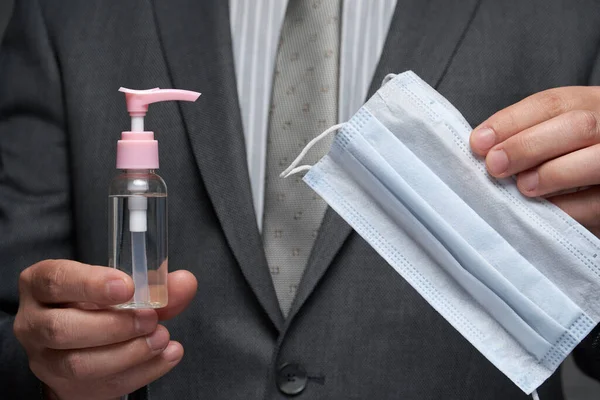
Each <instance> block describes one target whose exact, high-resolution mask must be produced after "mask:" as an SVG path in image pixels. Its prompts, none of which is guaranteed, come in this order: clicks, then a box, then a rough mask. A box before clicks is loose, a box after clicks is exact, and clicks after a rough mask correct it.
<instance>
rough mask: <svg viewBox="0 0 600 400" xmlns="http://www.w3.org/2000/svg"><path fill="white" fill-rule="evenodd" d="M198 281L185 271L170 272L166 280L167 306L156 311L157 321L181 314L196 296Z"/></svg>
mask: <svg viewBox="0 0 600 400" xmlns="http://www.w3.org/2000/svg"><path fill="white" fill-rule="evenodd" d="M197 289H198V281H197V280H196V277H195V276H194V274H192V273H191V272H189V271H186V270H179V271H174V272H171V273H170V274H169V276H168V278H167V290H168V295H169V304H168V305H167V306H166V307H164V308H161V309H158V310H156V312H157V313H158V319H160V320H165V319H171V318H173V317H175V316H176V315H178V314H179V313H181V312H182V311H183V310H185V309H186V307H187V306H188V305H189V304H190V302H191V301H192V300H193V299H194V296H195V295H196V290H197Z"/></svg>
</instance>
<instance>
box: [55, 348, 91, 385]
mask: <svg viewBox="0 0 600 400" xmlns="http://www.w3.org/2000/svg"><path fill="white" fill-rule="evenodd" d="M61 370H62V371H63V374H64V375H65V377H67V378H73V379H75V380H84V379H87V378H88V377H89V376H90V375H91V374H92V372H93V369H92V368H91V366H90V363H89V360H88V357H86V355H85V354H84V353H82V352H79V351H72V352H69V353H68V354H66V355H65V356H64V357H63V358H62V360H61Z"/></svg>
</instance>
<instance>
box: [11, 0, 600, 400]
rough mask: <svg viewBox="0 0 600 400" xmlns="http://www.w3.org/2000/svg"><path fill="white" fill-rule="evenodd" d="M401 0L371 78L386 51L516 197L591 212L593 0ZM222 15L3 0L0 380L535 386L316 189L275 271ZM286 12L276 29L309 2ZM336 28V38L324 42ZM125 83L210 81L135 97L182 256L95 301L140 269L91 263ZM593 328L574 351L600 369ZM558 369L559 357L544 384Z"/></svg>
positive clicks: (598, 116) (163, 394)
mask: <svg viewBox="0 0 600 400" xmlns="http://www.w3.org/2000/svg"><path fill="white" fill-rule="evenodd" d="M231 3H232V4H233V2H231ZM322 3H323V2H322V1H317V2H314V3H311V6H312V4H314V5H315V7H319V6H320V5H321V4H322ZM373 3H376V2H372V3H371V4H373ZM384 3H385V2H381V4H384ZM237 4H238V6H239V4H240V2H237ZM298 4H299V1H294V0H291V1H290V7H299V5H298ZM324 4H328V3H327V2H325V3H324ZM365 10H366V8H365ZM394 10H395V11H394V12H393V13H392V14H391V15H390V21H389V24H390V25H389V32H387V39H386V40H385V43H383V42H382V46H383V47H382V49H381V52H380V54H377V59H376V60H375V61H376V63H375V64H374V72H373V73H372V76H368V80H369V81H370V82H371V83H370V87H369V89H368V93H369V94H372V93H373V92H374V91H375V90H376V89H377V88H378V86H379V84H380V82H381V81H382V79H383V77H384V76H385V75H386V74H388V73H391V72H401V71H404V70H406V69H412V70H414V71H415V72H416V73H417V74H419V75H420V76H421V77H422V78H423V79H425V80H426V81H427V82H429V83H430V84H431V85H433V86H435V87H436V88H437V89H438V90H439V91H440V92H441V93H442V94H443V95H445V96H446V97H447V98H448V99H449V100H450V101H451V102H453V103H454V104H455V105H456V106H457V108H458V109H459V110H461V111H462V112H463V113H464V115H465V117H466V118H467V119H468V120H469V121H470V122H471V124H473V125H474V126H475V125H479V129H477V130H476V131H475V133H474V134H473V135H472V147H473V150H474V151H475V152H476V153H478V154H480V155H482V156H486V157H487V158H486V159H487V165H488V169H489V172H490V173H491V174H492V175H494V176H497V177H505V176H509V175H513V174H516V175H517V176H518V183H519V188H520V189H521V190H522V192H523V193H524V194H526V195H528V196H546V195H550V194H552V193H559V192H561V191H563V190H565V189H572V188H574V187H575V188H577V187H588V188H587V189H586V190H581V191H579V192H577V193H571V194H562V195H556V196H551V197H550V199H551V201H553V202H554V203H555V204H557V205H558V206H559V207H561V208H563V209H564V210H565V211H566V212H567V213H569V214H570V215H572V216H573V217H574V218H575V219H577V220H578V221H580V222H581V223H582V224H583V225H584V226H586V227H587V228H588V229H590V230H591V231H592V232H594V233H596V234H598V233H600V230H599V221H600V218H599V215H598V214H600V211H599V210H600V207H599V205H600V196H599V194H600V188H599V187H598V186H596V185H598V184H599V183H600V164H599V163H598V161H597V160H598V155H599V153H600V146H599V145H598V143H600V124H598V121H600V89H598V88H596V87H593V85H597V84H598V82H599V81H600V60H599V59H598V57H597V53H598V49H599V47H598V44H599V43H600V30H599V29H597V27H598V26H600V7H598V5H597V4H596V2H595V1H594V0H583V1H579V2H571V1H566V0H543V1H542V0H533V1H529V2H522V1H518V0H510V1H502V2H499V1H495V0H460V1H459V0H452V1H448V0H444V1H442V0H431V1H421V0H398V1H397V4H395V8H394ZM237 11H238V12H239V9H238V10H237ZM246 11H247V13H241V14H248V13H250V12H252V14H256V15H259V14H260V13H261V12H263V11H264V10H261V9H258V12H255V10H254V9H253V8H249V9H247V10H246ZM295 11H298V9H295ZM309 11H310V10H309V8H308V7H307V10H306V12H307V13H308V12H309ZM365 12H366V11H365ZM241 14H240V15H241ZM232 15H237V14H235V12H234V10H233V9H231V8H230V7H229V4H228V2H225V1H217V0H210V1H209V0H207V1H194V0H169V1H161V0H156V1H139V2H123V1H96V0H88V1H85V2H80V1H74V0H73V1H71V0H69V1H66V0H65V1H62V2H61V3H60V6H59V5H57V3H56V2H51V1H45V0H21V1H19V2H16V5H15V12H14V17H13V19H12V21H11V23H10V25H9V27H8V30H7V34H6V38H5V40H4V42H3V47H2V50H1V52H0V55H1V61H0V237H1V240H0V261H1V262H2V278H3V279H2V284H1V285H0V388H1V389H2V392H1V393H2V397H3V398H10V399H13V398H15V399H34V398H42V396H45V397H47V398H56V399H110V398H117V397H119V396H121V395H124V394H127V393H131V392H133V391H135V390H137V389H139V388H143V387H145V388H144V389H142V390H140V391H138V392H136V395H139V396H142V397H147V398H150V399H286V398H289V397H291V396H294V395H295V396H298V398H306V399H407V400H413V399H414V400H417V399H498V400H500V399H507V398H511V399H526V398H527V396H526V395H525V394H523V393H522V392H521V391H520V390H519V389H518V388H517V387H516V386H514V385H513V384H512V383H511V382H510V381H509V380H508V379H507V378H506V377H505V376H504V375H503V374H502V373H500V372H499V371H498V370H496V369H495V368H494V367H493V366H492V364H491V363H489V362H488V361H487V360H486V359H485V358H484V357H483V356H482V355H481V354H480V353H479V352H477V351H476V350H475V349H474V348H473V347H472V346H471V345H470V344H469V343H468V342H467V341H466V340H464V339H463V338H462V337H461V336H460V334H459V333H458V332H456V331H455V330H454V329H453V328H452V327H451V326H450V325H449V324H448V323H447V322H446V321H445V320H444V319H443V318H442V317H441V316H439V315H438V314H437V313H436V312H435V311H434V310H433V309H432V308H431V307H430V306H429V305H428V304H427V303H426V302H425V301H424V300H423V299H422V298H421V297H420V296H419V295H418V294H417V293H416V292H415V291H414V290H413V289H412V288H411V287H410V286H409V285H408V284H407V283H406V282H405V281H404V280H402V279H401V278H400V277H399V276H398V275H397V274H396V273H395V272H394V271H393V270H392V269H391V268H390V267H389V266H388V265H387V264H386V263H385V262H384V261H383V260H382V259H381V258H380V257H379V256H378V255H377V253H376V252H375V251H374V250H373V249H371V248H370V247H369V246H368V245H367V244H366V242H364V241H363V240H362V239H361V238H360V237H359V236H358V235H357V234H356V233H354V232H352V230H351V229H350V228H349V226H348V225H347V224H345V223H344V221H343V220H341V218H339V217H338V216H337V215H336V214H335V213H334V212H333V211H332V210H330V209H327V210H326V211H325V209H323V212H324V215H323V216H322V218H319V219H318V224H319V228H318V231H317V232H316V234H315V236H316V238H314V242H313V243H311V246H310V248H311V250H310V256H308V257H307V259H306V265H305V266H303V269H302V274H301V282H298V284H297V286H294V285H295V284H294V285H291V286H290V287H293V288H294V290H293V291H292V292H290V293H288V294H286V293H285V290H284V291H283V292H282V291H281V289H278V288H280V282H278V280H277V278H276V276H275V275H276V273H277V270H276V269H274V268H273V267H274V264H273V263H271V262H270V260H271V259H272V258H273V259H274V257H275V256H274V255H273V254H275V253H276V251H275V250H273V249H271V248H269V247H268V245H266V243H267V242H268V239H266V238H265V237H264V235H267V234H268V233H269V232H270V231H267V230H266V228H265V226H266V225H265V226H263V227H262V229H263V232H262V234H263V237H261V231H260V230H259V225H260V223H257V221H261V220H264V221H265V224H267V221H268V218H269V216H267V215H265V216H264V219H261V218H258V217H257V215H258V214H257V208H258V206H257V204H260V203H259V202H257V201H256V198H257V197H256V196H253V191H256V189H255V188H256V187H260V186H256V185H253V184H252V182H251V180H253V179H254V178H252V176H254V175H252V172H251V169H252V168H251V166H249V164H248V162H247V161H248V159H249V157H250V152H249V150H248V148H249V146H248V145H249V144H254V143H249V141H248V137H247V136H246V138H245V137H244V131H247V130H248V129H251V127H250V124H249V123H248V122H247V120H246V119H244V118H243V115H253V114H252V113H251V112H247V111H246V110H247V108H245V106H244V102H243V101H241V100H240V99H242V98H245V97H244V96H246V94H244V93H246V92H244V90H240V86H241V85H243V84H244V83H243V82H246V81H242V80H241V79H240V73H241V71H240V70H244V68H246V67H249V64H241V66H240V64H239V54H242V53H241V52H243V50H244V49H245V48H246V47H245V46H249V44H248V43H246V44H245V45H241V44H240V45H239V46H238V45H236V43H239V42H236V38H238V39H239V38H240V37H243V35H238V36H236V34H235V32H236V29H237V28H238V26H237V25H236V26H233V28H232V26H230V21H231V20H232V17H231V16H232ZM288 16H289V10H288ZM288 16H286V20H285V21H284V22H283V29H282V32H284V33H286V34H288V33H290V32H293V31H294V26H295V25H294V24H296V25H298V24H300V25H301V24H302V21H303V20H306V19H308V18H317V16H316V15H309V14H306V15H301V16H296V17H295V18H290V19H289V20H288ZM338 19H339V18H338ZM338 19H336V18H331V21H330V22H331V23H338V22H339V21H338ZM356 19H357V20H359V19H360V15H359V16H358V17H357V18H356ZM357 23H358V22H357ZM242 25H243V24H242ZM376 25H377V24H373V25H372V29H374V28H373V27H375V26H376ZM265 26H267V25H265ZM265 26H260V27H259V29H255V31H257V32H258V31H259V30H262V29H263V28H265ZM239 29H243V28H242V27H241V26H240V27H239ZM269 29H270V28H269ZM323 29H325V28H323ZM232 32H233V34H232ZM341 32H344V28H343V27H342V29H341ZM366 32H367V30H366V28H364V29H362V30H360V31H359V33H361V35H363V36H365V35H366ZM313 37H314V40H313V39H312V38H313ZM348 37H349V36H344V35H343V34H342V38H341V41H342V42H341V46H342V47H343V46H344V43H343V41H344V40H347V39H348ZM357 37H358V36H357ZM361 37H362V36H361ZM365 37H366V36H365ZM384 37H385V35H384ZM307 38H308V41H307V42H306V43H310V42H315V41H318V40H321V38H320V36H319V35H318V34H317V35H316V36H311V35H310V34H307ZM257 40H258V39H257ZM293 40H295V38H294V37H293V36H292V39H290V41H291V42H293ZM348 40H350V39H348ZM332 43H336V42H335V41H333V42H330V43H328V44H327V46H330V45H331V46H334V45H333V44H332ZM356 43H357V44H356V46H359V44H358V42H356ZM285 46H286V41H285V40H284V41H282V44H281V48H280V50H279V55H281V54H283V53H284V50H283V48H284V47H285ZM306 46H308V44H306ZM326 49H327V51H325V53H323V54H324V55H325V57H326V58H329V57H331V56H332V54H336V53H335V52H333V53H330V52H329V51H328V49H329V47H326ZM288 50H289V51H290V54H291V59H292V61H294V59H297V58H298V57H297V56H296V52H295V50H294V49H293V48H292V49H289V48H288ZM288 50H286V51H288ZM236 54H237V55H238V58H237V60H238V65H235V63H234V57H235V56H234V55H236ZM300 58H302V57H300ZM357 58H358V59H361V58H360V57H357ZM365 60H366V57H365ZM258 62H260V60H259V61H258ZM286 62H287V61H285V60H283V59H282V58H278V59H277V66H278V67H279V66H282V68H281V69H280V68H277V69H276V73H275V74H274V75H275V78H274V79H273V93H274V95H273V97H275V93H279V90H280V89H281V88H280V87H279V86H278V85H279V84H280V83H279V82H280V81H278V79H280V78H278V76H281V75H285V74H286V73H288V71H289V70H291V69H292V67H291V66H290V64H286ZM280 63H281V64H280ZM236 67H237V68H238V69H239V70H238V71H236ZM286 68H289V69H286ZM310 68H312V67H308V68H307V70H308V71H309V72H310ZM317 68H320V65H318V66H317ZM357 68H358V67H357ZM269 70H270V69H267V71H269ZM242 72H243V71H242ZM365 75H369V74H367V73H365ZM236 79H237V85H236ZM254 79H258V75H255V76H254ZM269 79H270V78H269ZM357 79H358V78H357ZM337 82H340V87H341V88H343V87H345V86H344V85H346V83H345V82H346V81H344V80H343V78H341V77H340V78H339V80H338V81H337ZM351 82H352V81H351ZM311 84H314V82H313V81H310V80H307V81H306V82H302V83H301V85H299V86H298V87H288V91H289V92H290V93H292V94H293V92H294V91H296V90H297V91H301V90H302V88H303V87H304V86H308V85H311ZM121 85H123V86H127V87H132V88H148V87H156V86H160V87H177V88H184V89H192V90H199V91H202V92H203V98H202V101H201V103H199V104H194V105H192V104H180V105H176V104H164V105H162V106H161V107H156V108H155V109H153V110H152V112H151V113H150V114H149V116H148V118H147V126H151V127H152V129H153V130H155V131H156V132H157V134H159V135H162V136H160V138H161V175H162V176H163V177H164V178H165V181H166V182H167V183H168V184H169V190H170V193H171V196H170V203H169V218H170V219H169V230H170V242H169V258H170V266H171V269H172V270H178V271H175V272H172V273H171V274H170V275H169V282H168V284H169V305H168V307H166V308H165V309H162V310H158V311H157V312H155V311H152V310H150V311H148V310H143V311H138V312H117V311H113V310H111V309H110V308H106V307H105V306H108V305H110V304H118V303H120V302H123V301H125V300H127V299H128V298H129V297H131V295H132V291H133V287H132V282H131V280H130V279H129V278H128V277H126V276H124V274H122V273H120V272H119V271H115V270H111V269H108V268H105V267H101V265H105V263H106V248H107V234H106V229H105V226H106V190H107V185H108V182H109V181H110V179H111V176H112V175H113V174H114V173H115V171H114V170H113V165H114V157H115V155H114V142H115V140H116V139H117V138H118V134H119V132H120V131H122V130H125V129H126V128H125V127H126V126H127V123H128V121H127V115H126V113H125V111H124V103H123V100H122V98H121V97H120V94H119V93H118V92H117V91H116V89H117V88H118V87H119V86H121ZM574 85H576V86H574ZM328 87H329V86H327V85H322V86H321V90H319V92H322V93H326V92H328V90H327V88H328ZM552 88H556V89H552ZM341 90H343V89H341ZM283 93H285V90H284V91H283ZM528 96H531V97H528ZM523 99H524V100H523ZM334 100H335V99H334ZM338 100H339V99H338ZM362 100H364V99H362ZM362 100H361V101H362ZM315 101H319V102H321V101H323V102H324V101H328V100H327V99H324V98H319V99H318V100H315ZM282 104H283V103H282ZM331 104H332V103H328V107H330V106H331ZM511 104H512V105H511ZM338 105H339V104H338V103H335V104H334V106H335V107H337V106H338ZM277 107H279V105H277ZM335 107H334V108H335ZM303 108H304V109H308V108H310V107H303ZM351 108H352V107H351V106H349V109H351ZM275 110H277V108H275ZM354 111H355V110H354ZM267 112H268V111H267V110H265V115H266V113H267ZM257 115H258V114H257ZM300 115H302V114H300ZM257 118H258V117H257ZM272 121H273V120H272V119H271V123H270V125H271V127H270V128H269V130H270V133H269V134H271V132H273V129H274V127H273V122H272ZM290 125H292V124H290ZM286 126H287V125H286ZM257 131H258V130H257ZM316 133H318V132H310V134H316ZM270 138H271V140H272V139H273V138H272V137H270ZM268 146H269V143H267V142H265V148H267V149H269V147H268ZM259 147H261V146H259ZM261 148H262V147H261ZM298 150H299V148H298ZM269 151H271V150H268V151H267V156H266V160H267V161H266V164H267V169H268V165H269V162H270V161H269V157H270V156H269ZM263 161H264V160H263ZM259 175H260V174H259ZM267 178H268V177H267ZM255 181H256V179H254V180H253V182H255ZM269 182H270V181H268V179H267V187H266V188H265V189H264V192H265V194H267V193H268V192H269V184H270V183H269ZM273 184H275V183H273ZM298 190H301V189H298ZM267 197H268V196H267V195H265V202H264V204H265V206H264V210H265V212H266V213H267V214H268V212H267V210H268V209H269V206H268V204H269V203H268V201H269V200H268V198H267ZM307 212H308V211H307ZM269 215H271V214H269ZM301 215H302V214H298V215H297V216H301ZM277 235H278V234H277ZM294 253H295V254H296V253H298V254H299V253H300V251H297V252H296V251H294ZM51 259H53V260H51ZM43 260H45V261H43ZM75 260H76V261H75ZM269 267H271V269H270V268H269ZM283 267H285V266H282V268H283ZM185 270H187V271H185ZM270 272H271V273H270ZM290 279H292V278H290ZM17 283H18V284H19V287H17ZM196 291H197V292H198V296H195V294H196ZM290 295H293V296H292V297H290ZM286 296H287V297H286ZM286 299H287V300H286ZM290 299H291V302H290ZM285 301H288V303H285ZM284 304H287V305H286V306H284ZM158 320H169V321H168V322H165V323H164V326H162V325H160V326H159V325H158V322H157V321H158ZM13 327H14V334H13ZM167 329H168V330H167ZM170 338H172V339H176V340H177V341H174V340H173V341H172V340H170ZM597 338H598V332H594V333H592V335H590V337H589V338H588V339H587V340H586V342H585V343H583V344H582V346H581V347H580V348H579V349H578V354H577V356H578V358H579V360H580V363H581V365H582V366H584V367H585V368H586V371H587V372H588V373H589V374H592V375H593V374H596V375H595V376H597V377H600V367H599V364H600V363H599V362H598V354H600V352H599V351H598V348H597V347H598V346H597V343H598V339H597ZM19 342H20V343H19ZM184 348H185V356H184V355H183V349H184ZM175 366H177V367H176V368H175ZM169 371H170V372H169ZM167 372H169V373H168V375H166V376H164V377H162V376H163V375H165V374H166V373H167ZM161 377H162V378H161ZM159 378H160V379H159ZM561 392H562V390H561V385H560V380H559V377H558V374H555V375H554V376H553V377H551V378H550V379H549V380H548V381H547V382H546V383H545V384H544V385H543V386H542V387H541V388H540V397H541V398H542V399H544V400H559V399H562V393H561Z"/></svg>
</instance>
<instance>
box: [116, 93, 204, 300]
mask: <svg viewBox="0 0 600 400" xmlns="http://www.w3.org/2000/svg"><path fill="white" fill-rule="evenodd" d="M119 91H120V92H123V93H125V100H126V102H127V111H128V112H129V115H130V116H131V131H125V132H122V133H121V140H119V141H118V142H117V169H119V170H122V172H121V173H120V174H119V175H117V176H116V177H115V178H114V179H113V181H112V182H111V186H110V192H109V225H110V226H109V236H110V240H109V262H108V265H109V266H111V267H113V268H117V269H119V270H121V271H123V272H126V273H127V274H129V275H131V277H132V278H133V283H134V285H135V292H134V296H133V298H132V299H131V300H130V301H128V302H127V303H124V304H120V305H118V306H116V307H118V308H126V309H139V308H161V307H164V306H166V305H167V303H168V294H167V273H168V271H167V270H168V266H167V265H168V260H167V187H166V185H165V182H164V181H163V180H162V178H161V177H160V176H158V175H157V174H156V173H155V172H154V170H156V169H157V168H158V166H159V163H158V141H156V140H155V139H154V132H149V131H144V117H145V116H146V113H147V112H148V106H149V105H150V104H152V103H157V102H161V101H173V100H179V101H196V100H197V99H198V97H200V93H197V92H192V91H188V90H176V89H158V88H155V89H149V90H132V89H126V88H120V89H119Z"/></svg>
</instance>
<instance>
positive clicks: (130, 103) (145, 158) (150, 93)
mask: <svg viewBox="0 0 600 400" xmlns="http://www.w3.org/2000/svg"><path fill="white" fill-rule="evenodd" d="M119 92H123V93H125V101H126V102H127V111H128V112H129V115H130V116H131V131H128V132H127V131H125V132H122V133H121V140H119V142H118V143H117V168H118V169H123V170H127V169H157V168H158V142H157V141H156V140H154V132H146V131H144V117H145V116H146V113H147V112H148V106H149V105H150V104H152V103H158V102H160V101H173V100H179V101H196V100H197V99H198V97H200V93H197V92H192V91H189V90H177V89H158V88H155V89H149V90H132V89H127V88H123V87H122V88H120V89H119Z"/></svg>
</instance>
